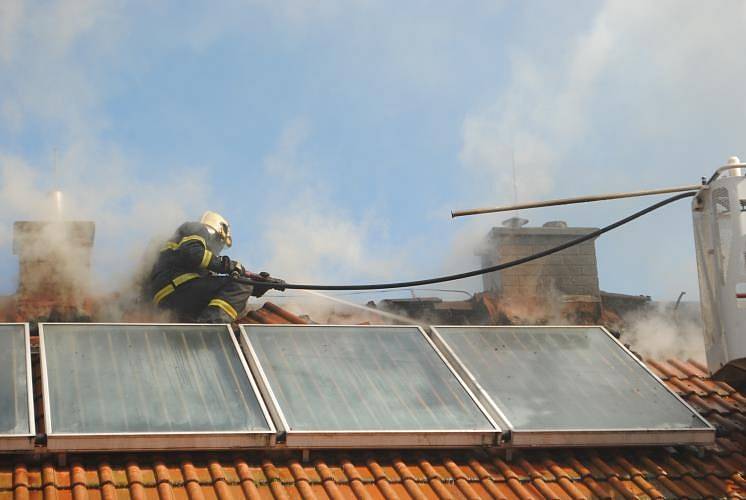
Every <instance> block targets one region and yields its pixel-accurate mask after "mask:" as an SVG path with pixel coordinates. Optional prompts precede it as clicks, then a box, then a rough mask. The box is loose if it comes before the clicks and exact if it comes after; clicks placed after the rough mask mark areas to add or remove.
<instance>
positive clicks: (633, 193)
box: [451, 184, 702, 218]
mask: <svg viewBox="0 0 746 500" xmlns="http://www.w3.org/2000/svg"><path fill="white" fill-rule="evenodd" d="M701 187H702V185H701V184H692V185H691V186H679V187H672V188H663V189H648V190H645V191H630V192H627V193H608V194H599V195H595V196H578V197H575V198H560V199H557V200H547V201H536V202H533V203H519V204H517V205H503V206H500V207H487V208H473V209H471V210H457V211H453V212H451V217H453V218H456V217H463V216H465V215H481V214H491V213H494V212H507V211H510V210H522V209H524V208H538V207H553V206H555V205H572V204H575V203H588V202H591V201H604V200H616V199H619V198H635V197H638V196H651V195H654V194H664V193H679V192H684V191H698V190H699V189H700V188H701Z"/></svg>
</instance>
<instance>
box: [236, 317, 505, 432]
mask: <svg viewBox="0 0 746 500" xmlns="http://www.w3.org/2000/svg"><path fill="white" fill-rule="evenodd" d="M243 328H244V331H245V332H246V334H247V336H248V338H249V340H250V342H251V344H252V346H253V348H254V350H255V352H256V355H257V357H258V359H259V362H260V364H261V366H262V368H263V369H264V373H265V375H266V377H267V379H268V380H269V386H270V388H271V390H272V391H273V392H274V395H275V397H276V398H277V401H278V403H279V406H280V409H281V410H282V412H283V413H284V414H285V418H286V420H287V422H288V425H289V427H290V429H289V430H295V431H317V430H318V431H344V430H355V431H357V430H371V431H382V430H494V428H493V426H492V425H491V424H490V423H489V420H488V419H487V417H486V416H485V415H484V413H482V411H481V410H480V409H479V407H478V406H477V405H476V404H475V403H474V401H473V400H472V399H471V397H470V396H469V394H468V393H467V391H466V390H465V389H464V387H463V386H462V385H461V384H460V382H459V381H458V379H457V378H456V376H455V375H454V374H453V373H452V372H451V371H450V370H449V369H448V367H447V366H446V364H445V363H444V362H443V360H442V359H441V358H440V357H439V356H438V354H437V353H436V351H435V350H434V349H433V348H432V347H431V346H430V344H429V343H428V342H427V340H426V339H425V338H424V337H423V335H422V333H421V332H420V331H419V330H418V329H417V328H414V327H401V328H400V327H396V328H392V327H389V328H387V327H380V328H378V327H354V326H353V327H314V326H305V327H304V326H298V327H292V326H289V327H285V326H283V327H257V326H251V325H244V326H243Z"/></svg>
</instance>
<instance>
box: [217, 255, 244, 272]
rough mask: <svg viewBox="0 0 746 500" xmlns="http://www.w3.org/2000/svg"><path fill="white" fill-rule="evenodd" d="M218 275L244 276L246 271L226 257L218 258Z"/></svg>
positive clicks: (239, 264) (238, 263) (236, 262)
mask: <svg viewBox="0 0 746 500" xmlns="http://www.w3.org/2000/svg"><path fill="white" fill-rule="evenodd" d="M219 272H220V274H229V275H231V276H233V277H239V276H244V275H245V274H246V269H244V267H243V266H242V265H241V263H240V262H238V261H237V260H231V258H230V257H228V256H227V255H223V256H222V257H220V269H219Z"/></svg>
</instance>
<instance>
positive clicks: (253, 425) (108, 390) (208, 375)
mask: <svg viewBox="0 0 746 500" xmlns="http://www.w3.org/2000/svg"><path fill="white" fill-rule="evenodd" d="M43 333H44V355H45V356H46V366H47V380H48V386H49V406H50V407H51V414H52V433H69V434H91V433H104V434H108V433H141V432H241V431H269V426H268V424H267V422H266V420H265V418H264V416H263V414H262V411H261V407H260V406H259V402H258V400H257V397H256V395H255V393H254V391H253V389H252V387H251V384H250V381H249V378H248V375H247V373H246V370H245V369H244V367H243V365H242V364H241V361H240V359H239V355H238V351H237V350H236V346H235V344H234V343H233V341H232V340H231V338H230V335H231V333H230V331H229V330H228V328H227V327H226V326H225V325H196V326H194V325H105V324H89V325H86V324H75V325H72V324H45V325H44V326H43Z"/></svg>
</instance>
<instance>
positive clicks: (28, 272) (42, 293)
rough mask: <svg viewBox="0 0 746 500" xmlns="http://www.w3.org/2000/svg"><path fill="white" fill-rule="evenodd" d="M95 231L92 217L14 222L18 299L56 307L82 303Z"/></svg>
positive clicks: (68, 306)
mask: <svg viewBox="0 0 746 500" xmlns="http://www.w3.org/2000/svg"><path fill="white" fill-rule="evenodd" d="M94 233H95V224H94V223H93V222H90V221H18V222H15V223H14V224H13V254H15V255H17V256H18V264H19V272H18V293H17V297H16V299H17V301H18V302H19V303H23V304H28V303H36V304H47V305H49V307H52V308H57V309H69V308H71V307H72V308H78V307H80V305H81V304H82V302H83V301H84V299H85V298H87V296H88V292H89V286H90V267H91V249H92V247H93V238H94ZM35 309H38V308H35ZM42 309H43V308H42Z"/></svg>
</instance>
